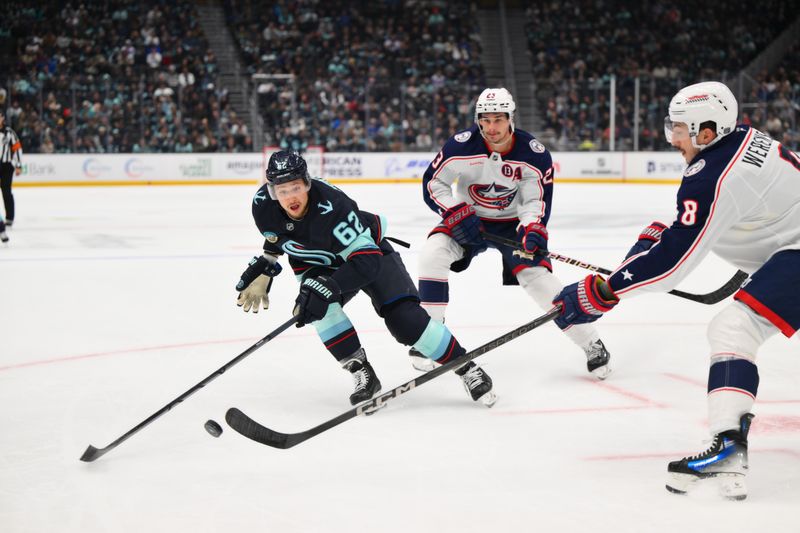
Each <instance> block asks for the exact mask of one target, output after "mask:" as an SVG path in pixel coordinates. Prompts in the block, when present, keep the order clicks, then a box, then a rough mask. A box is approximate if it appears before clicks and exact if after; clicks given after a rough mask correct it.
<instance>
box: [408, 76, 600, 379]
mask: <svg viewBox="0 0 800 533" xmlns="http://www.w3.org/2000/svg"><path fill="white" fill-rule="evenodd" d="M514 111H515V104H514V99H513V98H512V97H511V94H510V93H509V92H508V91H507V90H506V89H502V88H498V89H486V90H484V91H483V92H482V93H481V94H480V96H479V97H478V100H477V102H476V104H475V125H474V126H473V127H472V128H470V129H468V130H465V131H462V132H460V133H457V134H456V135H454V136H453V137H452V138H451V139H450V140H448V141H447V143H446V144H445V145H444V147H443V148H442V150H441V151H440V152H439V154H438V155H437V156H436V157H435V159H434V160H433V161H432V162H431V164H430V165H429V166H428V168H427V170H426V171H425V174H424V176H423V178H422V188H423V197H424V199H425V203H426V204H428V207H430V208H431V209H432V210H433V211H434V212H436V213H437V214H439V215H441V217H442V222H441V223H440V224H439V225H437V226H436V227H435V228H434V229H433V231H432V232H431V233H430V235H429V236H428V240H427V241H426V243H425V247H424V248H423V250H422V254H421V257H420V262H419V292H420V296H421V297H422V307H424V308H425V310H427V311H428V313H429V314H430V315H431V317H433V318H434V319H435V320H437V321H443V320H444V315H445V309H446V307H447V304H448V302H449V300H450V297H449V283H448V278H449V276H450V271H453V272H461V271H462V270H466V269H467V267H469V264H470V262H471V261H472V259H473V258H474V257H475V256H476V255H478V254H480V253H481V252H483V251H485V250H486V249H487V248H489V247H491V248H496V249H498V250H499V251H500V254H501V255H502V279H503V284H504V285H522V287H523V289H525V292H527V293H528V295H530V296H531V298H533V300H534V301H535V302H536V303H537V304H538V305H539V306H540V307H541V308H542V309H544V310H549V309H550V308H551V303H550V302H551V301H552V299H553V297H554V296H555V295H556V294H558V292H559V291H560V290H561V288H562V287H563V285H562V284H561V282H560V281H559V280H558V278H556V277H555V276H554V275H553V273H552V266H551V264H550V260H549V259H548V258H547V255H546V252H547V239H548V234H547V221H548V219H549V218H550V210H551V207H552V202H551V200H552V196H553V162H552V159H551V157H550V152H548V151H547V149H546V148H545V147H544V145H542V143H540V142H539V141H537V140H536V139H535V138H534V137H533V136H532V135H531V134H530V133H528V132H525V131H521V130H517V129H515V127H514ZM456 180H458V182H457V184H456V187H455V191H454V190H453V183H454V182H455V181H456ZM482 232H487V233H491V234H494V235H497V236H500V237H504V238H507V239H515V240H517V241H518V242H520V243H521V245H522V246H523V247H524V249H525V250H526V251H527V252H531V253H538V255H536V256H535V257H536V259H534V260H529V259H524V258H521V257H518V256H516V255H514V249H512V248H510V247H507V246H502V245H497V244H494V243H493V242H489V241H487V240H485V239H484V238H483V237H482V235H481V234H482ZM564 333H565V334H566V335H567V336H568V337H569V338H570V339H571V340H572V341H573V342H574V343H575V344H577V345H578V346H579V347H581V348H582V349H583V350H584V352H585V354H586V361H587V363H586V364H587V368H588V370H589V372H591V373H592V374H594V375H595V376H597V377H598V378H600V379H605V378H606V376H608V373H609V372H610V368H609V366H608V362H609V358H610V355H609V353H608V351H607V350H606V348H605V346H604V345H603V342H602V341H601V340H600V336H599V335H598V333H597V330H596V329H595V328H594V326H593V325H591V324H584V325H578V326H575V327H571V328H566V329H564ZM409 355H410V356H411V361H412V364H413V365H414V367H415V368H417V369H419V370H430V369H431V368H433V366H434V365H433V364H432V363H431V361H430V360H428V359H427V358H425V357H422V355H421V354H419V353H418V352H417V351H416V350H413V349H412V350H411V351H410V352H409Z"/></svg>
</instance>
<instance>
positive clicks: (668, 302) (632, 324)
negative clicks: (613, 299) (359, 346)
mask: <svg viewBox="0 0 800 533" xmlns="http://www.w3.org/2000/svg"><path fill="white" fill-rule="evenodd" d="M342 188H344V189H345V190H346V191H347V192H348V193H349V194H351V195H352V196H353V197H354V198H356V199H357V200H358V201H359V203H360V205H361V207H362V208H364V209H367V210H372V211H379V212H382V213H384V214H385V215H387V217H388V218H389V221H390V228H389V234H390V235H392V236H396V237H398V238H401V239H405V240H407V241H410V242H411V243H412V244H413V247H412V248H411V250H409V251H403V252H402V255H403V258H404V261H405V263H406V265H407V266H408V269H409V271H410V272H411V274H412V276H413V277H414V278H416V272H417V259H418V255H417V254H418V251H419V249H420V247H421V245H422V242H423V240H424V238H425V235H426V233H427V231H428V230H429V228H430V227H432V225H433V223H434V222H435V220H436V217H435V216H434V215H433V213H431V212H430V211H429V210H428V209H427V207H426V206H424V204H423V203H422V198H421V193H420V190H419V185H413V184H401V185H342ZM675 188H676V186H663V185H662V186H647V185H640V186H637V185H569V184H557V185H556V193H555V199H554V211H553V215H552V218H551V222H550V225H549V228H550V233H551V241H550V248H551V250H553V251H556V252H559V253H562V254H565V255H568V256H573V257H576V258H579V259H582V260H584V261H587V262H591V263H595V264H599V265H603V266H606V267H614V266H616V264H617V262H618V261H619V260H620V259H621V258H622V256H624V254H625V252H626V251H627V248H628V247H629V246H630V244H632V242H633V241H634V240H635V237H636V235H637V234H638V232H639V230H640V229H641V228H642V227H644V226H645V225H647V224H648V223H650V222H651V221H652V220H659V219H660V220H666V221H669V220H671V217H672V215H673V213H674V195H675ZM253 192H254V187H247V186H229V187H223V186H206V187H119V188H17V189H16V190H15V193H16V197H17V205H18V208H17V210H18V216H17V221H16V225H15V226H14V228H13V229H12V230H10V232H9V234H10V236H11V242H10V243H9V244H8V245H6V246H2V247H0V302H2V306H0V413H2V417H0V422H2V425H0V531H2V532H4V533H22V532H35V533H40V532H59V533H69V532H82V533H83V532H89V533H94V532H144V531H147V532H182V531H187V532H188V531H192V532H219V531H236V532H249V531H268V532H280V533H286V532H362V531H376V532H400V531H402V532H411V531H414V532H429V531H431V532H437V533H442V532H451V531H452V532H455V531H458V532H478V533H485V532H493V533H494V532H523V531H525V532H527V531H548V532H562V531H563V532H592V533H603V532H609V533H610V532H614V533H620V532H643V531H656V532H667V531H670V532H672V531H681V532H692V531H697V532H702V533H709V532H714V531H770V532H773V533H774V532H789V531H798V530H800V525H798V519H797V508H798V507H797V506H798V504H800V414H799V413H798V405H800V358H799V357H798V355H800V343H798V341H797V338H794V339H791V340H787V339H786V338H784V337H782V336H775V337H773V338H772V339H771V340H770V341H768V342H767V344H766V345H765V346H764V347H763V348H762V350H761V352H760V355H759V363H760V366H759V368H760V374H761V388H760V391H759V401H758V402H757V404H756V407H755V413H756V418H755V421H754V424H753V429H752V432H751V439H750V443H751V449H750V462H751V473H750V475H749V476H748V484H749V497H748V499H747V500H746V501H745V502H735V503H734V502H728V501H723V500H720V499H719V498H718V497H717V496H716V494H715V492H714V491H713V490H700V491H699V492H696V493H695V494H692V495H690V496H683V497H682V496H676V495H673V494H670V493H668V492H667V491H666V490H665V489H664V483H665V480H666V465H667V462H669V461H670V460H673V459H678V458H680V457H683V456H684V455H687V454H694V453H697V452H700V451H701V450H702V449H703V448H704V439H706V438H707V430H706V403H705V381H706V374H707V366H708V356H707V347H706V341H705V329H706V324H707V323H708V322H709V320H710V318H711V317H712V316H713V315H714V314H715V313H717V312H718V311H720V310H721V309H722V307H723V306H724V305H726V304H724V303H723V304H718V305H716V306H703V305H700V304H697V303H692V302H690V301H686V300H682V299H679V298H676V297H673V296H669V295H644V296H641V297H638V298H633V299H630V300H626V301H624V302H623V303H622V304H621V305H620V306H619V307H618V308H617V309H616V310H614V311H613V312H612V313H610V314H609V315H608V316H607V317H604V318H603V319H602V320H601V321H600V322H598V327H599V329H600V332H601V335H602V338H603V340H604V341H605V343H606V346H607V347H608V348H609V349H610V351H611V352H612V355H613V357H612V364H613V368H614V372H613V374H612V375H611V376H610V378H609V379H608V380H607V381H605V382H598V381H596V380H594V379H593V378H591V377H590V376H589V375H588V373H587V372H586V369H585V360H584V356H583V353H582V352H581V351H580V350H579V349H578V348H576V347H575V346H574V345H572V344H571V343H570V342H569V340H568V339H566V338H565V337H564V336H563V335H561V334H560V333H559V332H558V331H557V329H556V328H555V326H553V325H552V324H548V325H546V326H544V327H542V328H540V329H537V330H535V331H533V332H530V333H528V334H527V335H525V336H524V337H521V338H520V339H517V340H515V341H512V342H511V343H509V344H507V345H505V346H502V347H500V348H498V349H496V350H494V351H492V352H490V353H488V354H486V355H484V356H482V357H481V358H479V359H478V360H477V362H479V363H480V364H482V365H483V366H484V368H485V369H486V370H487V371H488V372H489V373H490V374H491V376H492V377H493V379H494V382H495V391H496V392H497V394H498V395H499V401H498V403H497V404H496V406H495V407H494V408H493V409H486V408H484V407H482V406H479V405H476V404H474V403H473V402H471V401H469V400H468V398H467V395H466V393H465V391H464V390H463V388H462V385H461V383H460V380H459V379H458V378H457V377H455V376H454V375H444V376H442V377H440V378H438V379H435V380H433V381H431V382H430V383H428V384H425V385H424V386H421V387H420V388H418V389H416V390H413V391H411V392H409V393H408V394H405V395H403V396H402V397H400V398H397V399H395V400H393V401H391V402H390V404H389V406H388V408H387V409H385V410H383V411H381V412H380V413H378V414H377V415H375V416H372V417H368V418H364V417H358V418H355V419H353V420H351V421H349V422H346V423H344V424H342V425H341V426H338V427H336V428H334V429H331V430H330V431H328V432H326V433H323V434H321V435H319V436H317V437H315V438H313V439H311V440H309V441H307V442H305V443H303V444H300V445H298V446H297V447H295V448H292V449H289V450H277V449H272V448H269V447H266V446H263V445H260V444H257V443H255V442H252V441H250V440H248V439H245V438H244V437H242V436H240V435H239V434H237V433H236V432H234V431H233V430H232V429H230V428H228V427H227V426H225V425H224V414H225V411H226V410H227V409H228V408H229V407H231V406H236V407H239V408H241V409H242V410H244V411H245V412H246V413H248V414H249V415H250V416H252V417H253V418H255V419H257V420H259V421H261V422H262V423H264V424H265V425H267V426H270V427H272V428H274V429H277V430H280V431H290V432H294V431H300V430H303V429H307V428H310V427H312V426H315V425H317V424H319V423H321V422H323V421H325V420H327V419H329V418H331V417H333V416H336V415H337V414H339V413H340V412H343V411H345V410H348V409H349V408H350V405H349V403H348V401H347V397H348V395H349V393H350V392H351V391H352V382H351V378H350V376H349V375H348V374H347V373H346V372H344V371H343V370H342V369H341V368H340V367H339V366H338V364H337V363H336V362H335V361H334V360H333V358H332V357H331V356H330V355H328V353H327V352H326V351H325V350H324V349H323V347H322V346H321V344H320V342H319V340H318V338H317V337H316V335H315V333H314V331H313V329H311V328H309V327H306V328H303V329H295V328H292V329H290V330H288V331H287V332H285V333H284V334H282V335H280V336H279V337H278V338H276V339H275V340H273V341H272V342H269V343H267V344H266V345H264V346H263V347H261V348H260V349H259V350H257V351H256V352H255V353H253V354H252V355H250V356H249V357H247V358H246V359H244V360H243V361H242V362H241V363H240V364H238V365H237V366H235V367H233V368H232V369H230V370H229V371H228V372H227V373H225V374H224V375H222V376H220V377H219V378H218V379H216V380H214V381H212V382H211V383H210V384H209V385H208V386H207V387H206V388H204V389H202V390H200V391H199V392H197V394H195V395H193V396H191V397H190V398H189V399H187V400H186V401H185V402H184V403H182V404H180V405H178V406H176V407H175V408H174V409H173V410H171V411H170V412H168V413H166V414H165V415H164V416H162V417H161V418H159V419H157V420H156V421H154V422H153V423H152V424H150V425H149V426H147V427H145V428H144V429H142V430H141V431H140V432H138V433H136V434H135V435H133V436H132V437H131V438H130V439H129V440H127V441H125V442H123V443H122V444H121V445H120V446H119V447H117V448H116V449H114V450H112V451H111V452H109V453H108V454H107V455H106V456H104V457H102V458H100V459H98V460H97V461H95V462H93V463H84V462H81V461H79V460H78V458H79V457H80V456H81V454H82V453H83V451H84V449H85V448H86V446H88V445H89V444H93V445H95V446H97V447H102V446H105V445H107V444H108V443H110V442H112V441H113V440H114V439H116V438H117V437H119V436H120V435H122V434H124V433H125V432H126V431H128V430H129V429H131V428H133V427H134V426H136V425H137V424H138V423H139V422H141V421H142V420H144V419H145V418H147V417H148V416H150V415H151V414H152V413H154V412H156V411H158V410H159V409H160V408H162V407H163V406H165V405H166V404H168V403H169V402H170V401H172V400H173V399H175V398H176V397H178V396H179V395H180V394H182V393H183V392H185V391H187V390H188V389H190V388H191V387H192V386H193V385H195V384H196V383H198V382H200V381H201V380H202V379H203V378H205V377H206V376H208V375H209V374H211V373H212V372H213V371H215V370H216V369H217V368H219V367H221V366H222V365H224V364H225V363H227V362H228V361H230V360H231V359H233V358H234V357H235V356H236V355H238V354H239V353H241V352H242V351H244V350H245V349H247V348H248V347H250V346H251V345H252V344H253V343H255V342H256V341H257V340H258V339H260V338H261V337H263V336H264V335H266V334H267V333H268V332H270V331H271V330H273V329H274V328H275V327H277V326H278V325H279V324H281V323H282V322H284V321H285V320H286V319H288V317H289V316H290V310H291V307H292V303H293V301H294V297H295V294H296V291H297V285H296V282H295V281H294V279H292V276H291V274H290V273H284V274H283V275H282V276H281V277H279V278H278V279H277V280H276V282H275V285H274V288H273V290H272V293H271V294H270V296H271V301H272V305H271V308H270V309H269V310H268V311H262V312H261V313H259V314H258V315H251V314H245V313H243V312H242V311H241V309H240V308H238V307H236V305H235V297H236V292H235V291H234V286H235V284H236V281H237V280H238V276H239V274H240V272H241V271H242V270H243V269H244V267H245V266H246V264H247V261H248V260H249V259H250V257H251V256H252V255H253V254H255V253H258V251H259V250H260V246H261V243H262V240H261V238H260V236H259V234H258V231H257V230H256V229H255V227H254V225H253V223H252V220H251V217H250V198H251V196H252V193H253ZM285 266H286V265H285ZM499 266H500V256H499V254H498V253H497V252H494V251H489V252H487V253H485V254H483V255H482V256H480V257H479V258H478V259H477V260H476V261H475V263H474V265H473V267H472V268H471V269H469V270H468V271H467V272H464V273H461V274H457V275H453V277H452V280H451V281H452V283H451V306H450V309H449V312H448V315H447V323H448V325H449V326H450V328H451V329H452V330H453V332H454V333H455V334H456V335H457V337H458V338H459V339H460V340H461V342H462V343H464V344H465V345H466V346H467V347H468V348H469V347H476V346H478V345H480V344H483V343H484V342H486V341H489V340H491V339H493V338H495V337H498V336H500V335H502V334H503V333H505V332H507V331H509V330H511V329H513V328H515V327H516V326H518V325H521V324H523V323H525V322H528V321H529V320H531V319H532V318H534V317H536V316H538V315H540V314H542V311H541V310H540V309H538V308H536V307H535V305H534V304H533V302H532V301H531V300H529V299H528V298H527V296H526V295H525V294H524V293H523V291H522V290H521V289H520V288H518V287H502V286H501V280H500V268H499ZM555 271H556V274H557V275H558V276H559V277H560V278H561V280H562V281H563V282H565V283H567V282H572V281H575V280H577V279H579V277H581V276H583V275H585V273H584V271H581V270H579V269H577V268H575V267H572V266H567V265H564V264H561V263H556V264H555ZM733 272H734V269H733V268H732V267H730V266H729V265H727V264H725V263H723V262H722V261H721V260H719V259H717V258H715V257H710V258H709V259H707V260H706V261H705V262H704V263H703V264H702V265H701V267H700V268H699V269H698V270H697V271H695V272H694V273H693V274H692V275H691V276H690V277H689V278H688V279H687V280H685V282H684V283H683V284H682V285H681V287H680V288H681V289H683V290H687V291H691V292H698V293H704V292H709V291H711V290H713V289H716V288H717V287H719V286H720V285H722V284H723V283H724V282H725V281H726V280H727V279H729V278H730V277H731V275H732V274H733ZM347 309H348V311H349V314H350V316H351V317H352V319H353V322H354V323H355V324H356V326H357V328H358V330H359V334H360V337H361V340H362V341H363V344H364V346H365V347H366V350H367V353H368V355H369V357H370V359H371V361H372V363H373V365H374V366H375V368H376V370H377V372H378V374H379V376H380V378H381V380H382V381H383V383H384V390H388V388H390V387H393V386H396V385H399V384H400V383H402V382H404V381H407V380H409V379H412V378H413V377H414V376H415V375H416V373H415V371H414V370H413V369H412V367H411V365H410V364H409V361H408V358H407V356H406V355H405V354H406V348H405V347H403V346H401V345H399V344H397V343H396V342H395V341H394V340H393V339H392V338H391V336H390V335H389V333H388V332H387V331H386V329H385V327H384V325H383V323H382V321H381V320H380V319H379V318H378V317H377V316H375V314H374V313H373V312H372V310H371V307H370V305H369V302H368V300H367V298H366V297H364V296H359V297H358V298H356V300H354V301H353V302H352V303H351V304H350V305H348V307H347ZM209 418H213V419H215V420H217V421H219V422H220V423H222V424H223V426H224V427H225V429H226V430H225V432H224V433H223V434H222V436H221V437H220V438H218V439H215V438H212V437H210V436H209V435H208V434H207V433H206V432H205V431H204V429H203V423H204V422H205V421H206V420H207V419H209Z"/></svg>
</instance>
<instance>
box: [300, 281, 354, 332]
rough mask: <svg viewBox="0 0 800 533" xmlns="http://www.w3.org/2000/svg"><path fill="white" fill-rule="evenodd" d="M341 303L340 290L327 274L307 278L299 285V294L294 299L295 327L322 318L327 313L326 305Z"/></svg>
mask: <svg viewBox="0 0 800 533" xmlns="http://www.w3.org/2000/svg"><path fill="white" fill-rule="evenodd" d="M333 303H342V290H341V289H340V288H339V284H338V283H336V280H335V279H333V278H329V277H328V276H317V277H316V278H307V279H305V280H303V283H302V284H301V285H300V294H299V295H298V296H297V299H296V300H295V301H294V304H295V305H294V316H296V317H297V327H298V328H301V327H303V326H305V325H306V324H310V323H312V322H316V321H317V320H322V318H323V317H324V316H325V315H326V314H327V313H328V306H329V305H331V304H333Z"/></svg>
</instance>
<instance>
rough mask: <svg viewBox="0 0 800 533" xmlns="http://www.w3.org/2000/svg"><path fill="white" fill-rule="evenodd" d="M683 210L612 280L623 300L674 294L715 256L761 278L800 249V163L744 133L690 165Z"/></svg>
mask: <svg viewBox="0 0 800 533" xmlns="http://www.w3.org/2000/svg"><path fill="white" fill-rule="evenodd" d="M677 208H678V215H677V218H676V220H675V221H674V222H673V223H672V225H671V227H669V228H667V229H666V230H664V232H663V233H662V235H661V240H660V241H659V242H658V243H656V244H655V245H654V246H653V247H652V248H651V249H650V250H649V251H647V252H643V253H640V254H638V255H634V256H632V257H630V258H629V259H628V260H626V261H625V262H624V263H622V265H620V267H619V268H617V270H615V271H614V273H613V274H612V276H611V277H610V278H609V280H608V281H609V284H610V286H611V288H612V289H613V290H614V292H615V293H616V294H617V295H618V296H625V295H627V294H630V293H636V292H638V291H639V290H640V289H641V290H652V291H659V292H662V291H667V290H669V289H672V288H674V287H675V286H676V285H677V284H678V283H679V282H680V281H681V279H683V278H684V277H685V276H686V275H687V274H688V273H689V272H691V271H692V269H694V267H695V266H697V264H698V263H699V262H700V261H701V260H702V259H703V258H704V257H705V256H706V255H707V254H708V253H709V252H711V251H713V252H715V253H716V254H717V255H719V256H720V257H722V258H723V259H725V260H726V261H728V262H730V263H731V264H733V265H734V266H736V267H737V268H739V269H741V270H743V271H745V272H748V273H753V272H755V271H756V270H758V269H759V268H760V267H761V266H762V265H763V264H764V263H765V262H766V261H767V260H768V259H769V258H770V257H772V256H773V255H774V254H775V253H777V252H780V251H783V250H797V249H800V159H799V158H798V156H797V154H795V153H793V152H792V151H790V150H789V149H787V148H786V147H784V146H783V145H781V144H780V143H779V142H777V141H775V140H773V139H771V138H770V137H769V136H768V135H766V134H764V133H762V132H760V131H758V130H756V129H753V128H750V127H749V126H738V127H737V128H736V130H735V131H734V132H733V133H731V134H729V135H727V136H725V137H723V138H722V139H720V140H719V141H718V142H717V143H716V144H714V145H712V146H710V147H709V148H707V149H705V150H703V151H701V152H700V153H699V154H697V156H696V157H695V158H694V159H693V160H692V161H691V162H690V163H689V165H688V167H687V168H686V171H685V172H684V174H683V181H682V182H681V186H680V188H679V190H678V201H677Z"/></svg>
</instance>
